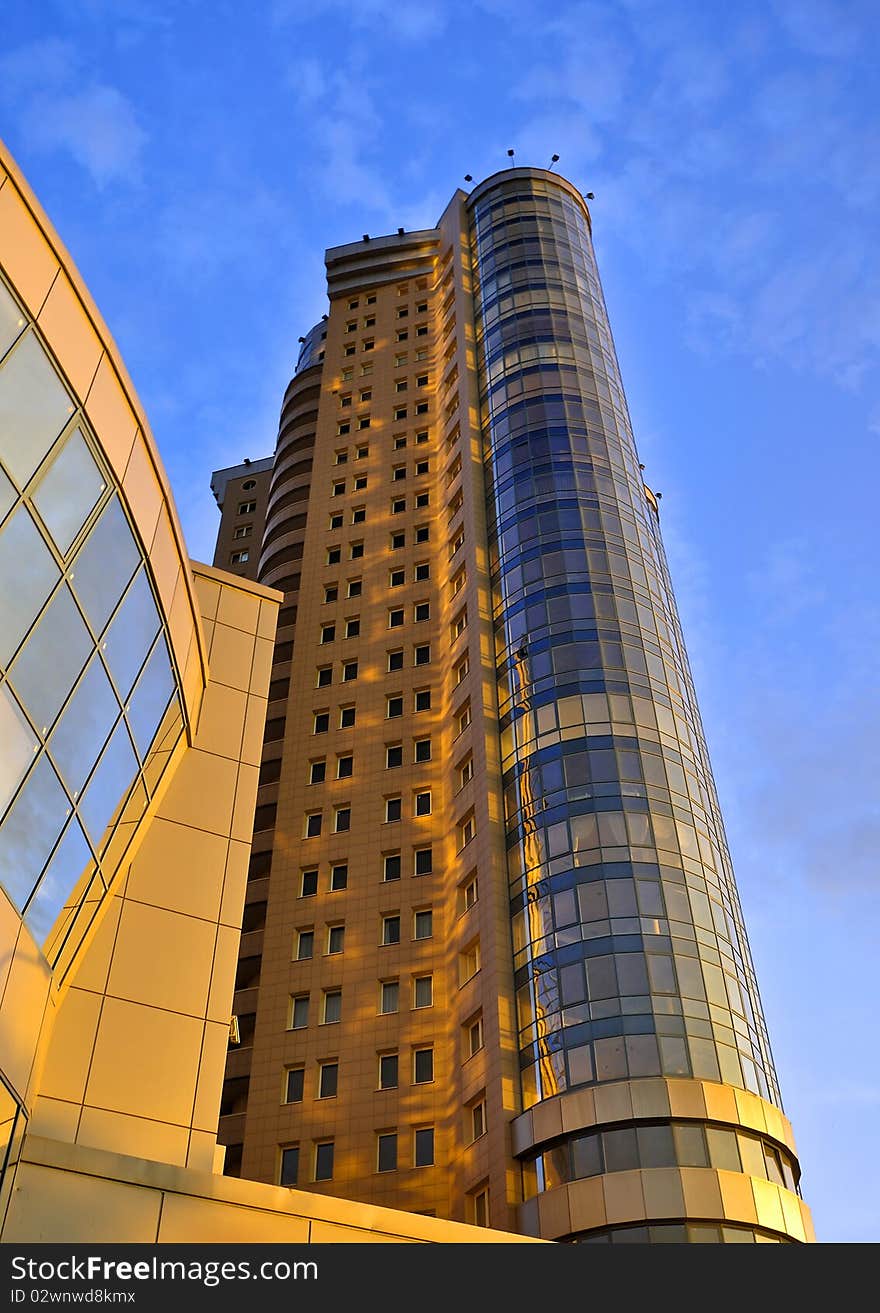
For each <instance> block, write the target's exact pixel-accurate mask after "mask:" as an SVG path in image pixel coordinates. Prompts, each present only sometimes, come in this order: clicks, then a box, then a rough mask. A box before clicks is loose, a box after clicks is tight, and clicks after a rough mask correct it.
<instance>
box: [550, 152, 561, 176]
mask: <svg viewBox="0 0 880 1313" xmlns="http://www.w3.org/2000/svg"><path fill="white" fill-rule="evenodd" d="M558 163H559V156H558V155H551V156H550V172H551V173H552V172H553V165H554V164H558Z"/></svg>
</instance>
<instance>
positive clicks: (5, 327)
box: [0, 283, 26, 357]
mask: <svg viewBox="0 0 880 1313" xmlns="http://www.w3.org/2000/svg"><path fill="white" fill-rule="evenodd" d="M25 322H26V321H25V317H24V315H23V314H22V313H21V311H20V310H19V308H18V306H17V305H16V304H15V302H14V301H13V299H12V297H11V296H10V295H9V293H8V292H7V290H6V288H5V287H4V286H3V284H2V283H0V357H2V356H5V355H6V352H7V351H8V350H9V348H10V347H11V346H12V344H13V342H14V341H15V339H16V338H17V337H19V336H20V334H21V332H22V330H23V329H24V326H25Z"/></svg>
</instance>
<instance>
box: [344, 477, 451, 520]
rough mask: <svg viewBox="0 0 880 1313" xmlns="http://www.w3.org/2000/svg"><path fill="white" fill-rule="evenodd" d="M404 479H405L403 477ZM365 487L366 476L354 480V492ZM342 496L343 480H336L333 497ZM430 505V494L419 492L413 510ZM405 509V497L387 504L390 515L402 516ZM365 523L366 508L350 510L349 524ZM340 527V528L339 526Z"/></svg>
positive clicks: (395, 498)
mask: <svg viewBox="0 0 880 1313" xmlns="http://www.w3.org/2000/svg"><path fill="white" fill-rule="evenodd" d="M426 473H427V471H426ZM404 477H405V476H404ZM366 486H367V476H366V475H363V477H362V478H357V479H355V486H354V491H355V492H360V491H362V490H363V489H364V488H366ZM344 495H345V479H337V480H336V481H335V482H334V483H333V496H334V497H343V496H344ZM430 504H431V494H430V493H429V492H420V493H418V494H417V495H416V498H415V502H414V508H415V510H417V511H421V510H424V509H425V507H427V506H430ZM406 509H407V506H406V498H405V497H392V499H391V501H390V503H389V510H390V512H391V514H392V515H403V514H404V513H405V512H406ZM366 522H367V508H366V506H355V507H353V508H352V512H351V523H352V524H366ZM340 527H341V526H340Z"/></svg>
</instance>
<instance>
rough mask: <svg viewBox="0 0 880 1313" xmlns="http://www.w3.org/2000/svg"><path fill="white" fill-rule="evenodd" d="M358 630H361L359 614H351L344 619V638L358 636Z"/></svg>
mask: <svg viewBox="0 0 880 1313" xmlns="http://www.w3.org/2000/svg"><path fill="white" fill-rule="evenodd" d="M360 632H361V621H360V616H352V617H351V619H349V620H346V622H345V637H346V638H357V637H359V635H360Z"/></svg>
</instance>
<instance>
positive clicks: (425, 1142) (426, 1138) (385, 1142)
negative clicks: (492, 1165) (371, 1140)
mask: <svg viewBox="0 0 880 1313" xmlns="http://www.w3.org/2000/svg"><path fill="white" fill-rule="evenodd" d="M334 1148H335V1145H334V1141H333V1140H319V1141H317V1142H316V1143H315V1145H314V1148H313V1158H312V1175H311V1178H310V1179H311V1180H313V1181H332V1180H333V1171H334ZM397 1159H398V1133H397V1131H382V1132H379V1133H378V1134H377V1155H376V1163H377V1166H376V1170H377V1171H380V1172H390V1171H396V1170H397ZM412 1165H413V1167H432V1166H433V1165H434V1128H433V1126H423V1127H417V1128H416V1129H415V1130H414V1131H413V1137H412ZM299 1175H300V1146H299V1145H298V1144H292V1145H285V1146H282V1149H281V1159H280V1165H279V1178H278V1180H279V1184H280V1185H288V1186H294V1185H296V1184H297V1183H298V1182H299ZM482 1225H486V1223H485V1222H484V1223H482Z"/></svg>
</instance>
